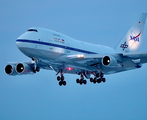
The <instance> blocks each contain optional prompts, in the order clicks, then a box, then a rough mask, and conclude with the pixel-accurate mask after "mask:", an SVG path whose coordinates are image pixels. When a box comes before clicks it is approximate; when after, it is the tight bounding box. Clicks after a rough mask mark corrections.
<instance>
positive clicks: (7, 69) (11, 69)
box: [5, 64, 18, 75]
mask: <svg viewBox="0 0 147 120" xmlns="http://www.w3.org/2000/svg"><path fill="white" fill-rule="evenodd" d="M5 73H6V74H8V75H17V74H18V73H17V72H16V70H15V64H8V65H7V66H6V67H5Z"/></svg>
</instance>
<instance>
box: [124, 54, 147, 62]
mask: <svg viewBox="0 0 147 120" xmlns="http://www.w3.org/2000/svg"><path fill="white" fill-rule="evenodd" d="M123 57H126V58H130V59H140V63H147V53H125V54H123Z"/></svg>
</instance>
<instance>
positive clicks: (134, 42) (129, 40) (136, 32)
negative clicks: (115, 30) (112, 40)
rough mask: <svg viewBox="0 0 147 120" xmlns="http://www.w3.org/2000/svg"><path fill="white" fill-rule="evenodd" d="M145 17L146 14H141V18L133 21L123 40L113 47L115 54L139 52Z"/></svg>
mask: <svg viewBox="0 0 147 120" xmlns="http://www.w3.org/2000/svg"><path fill="white" fill-rule="evenodd" d="M146 16H147V13H142V14H141V16H140V17H139V18H138V19H137V20H136V21H135V23H134V24H133V25H132V27H131V28H130V29H129V31H128V32H127V33H126V35H125V36H124V37H123V39H122V40H121V41H120V42H119V43H118V45H117V46H116V47H115V50H116V52H119V53H127V52H137V51H138V50H139V47H140V43H141V38H142V35H143V30H144V26H145V21H146Z"/></svg>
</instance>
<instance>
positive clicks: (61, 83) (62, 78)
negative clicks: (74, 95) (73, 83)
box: [57, 75, 66, 86]
mask: <svg viewBox="0 0 147 120" xmlns="http://www.w3.org/2000/svg"><path fill="white" fill-rule="evenodd" d="M57 80H58V81H59V85H60V86H62V85H64V86H65V85H66V81H64V76H63V75H61V77H60V76H57Z"/></svg>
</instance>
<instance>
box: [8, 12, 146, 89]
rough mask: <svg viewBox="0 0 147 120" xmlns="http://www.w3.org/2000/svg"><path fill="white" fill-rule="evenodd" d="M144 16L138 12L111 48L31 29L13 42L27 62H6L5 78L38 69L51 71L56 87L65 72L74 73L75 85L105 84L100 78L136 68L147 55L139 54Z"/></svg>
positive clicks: (144, 61)
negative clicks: (55, 78)
mask: <svg viewBox="0 0 147 120" xmlns="http://www.w3.org/2000/svg"><path fill="white" fill-rule="evenodd" d="M146 16H147V13H142V14H141V15H140V17H139V18H138V19H137V20H136V21H135V23H134V24H133V25H132V27H131V28H130V29H129V30H128V32H127V33H126V35H125V36H124V37H123V39H122V40H121V41H120V42H119V43H118V44H117V45H116V47H115V48H110V47H107V46H103V45H95V44H91V43H86V42H82V41H78V40H75V39H73V38H70V37H68V36H66V35H64V34H61V33H59V32H56V31H52V30H48V29H44V28H38V27H32V28H30V29H29V30H28V31H27V32H25V33H24V34H22V35H21V36H20V37H18V38H17V40H16V45H17V47H18V49H19V50H20V51H21V52H22V53H23V54H25V55H26V56H28V57H29V58H31V59H32V61H31V62H20V63H8V64H7V66H6V67H5V72H6V73H7V74H8V75H13V76H15V75H27V74H33V73H36V72H39V71H40V69H46V70H54V71H55V72H56V75H57V80H58V81H59V85H60V86H62V85H64V86H65V85H66V81H65V78H64V74H65V73H69V74H78V75H80V78H79V79H78V78H77V79H76V82H77V83H79V84H81V85H82V84H86V83H87V81H86V80H85V78H86V79H90V82H93V83H96V82H97V83H101V82H105V81H106V79H105V78H104V75H107V74H113V73H118V72H123V71H126V70H132V69H136V68H140V67H141V66H142V64H143V63H147V52H146V53H140V52H139V48H140V44H141V42H142V35H143V30H144V26H145V21H146Z"/></svg>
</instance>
